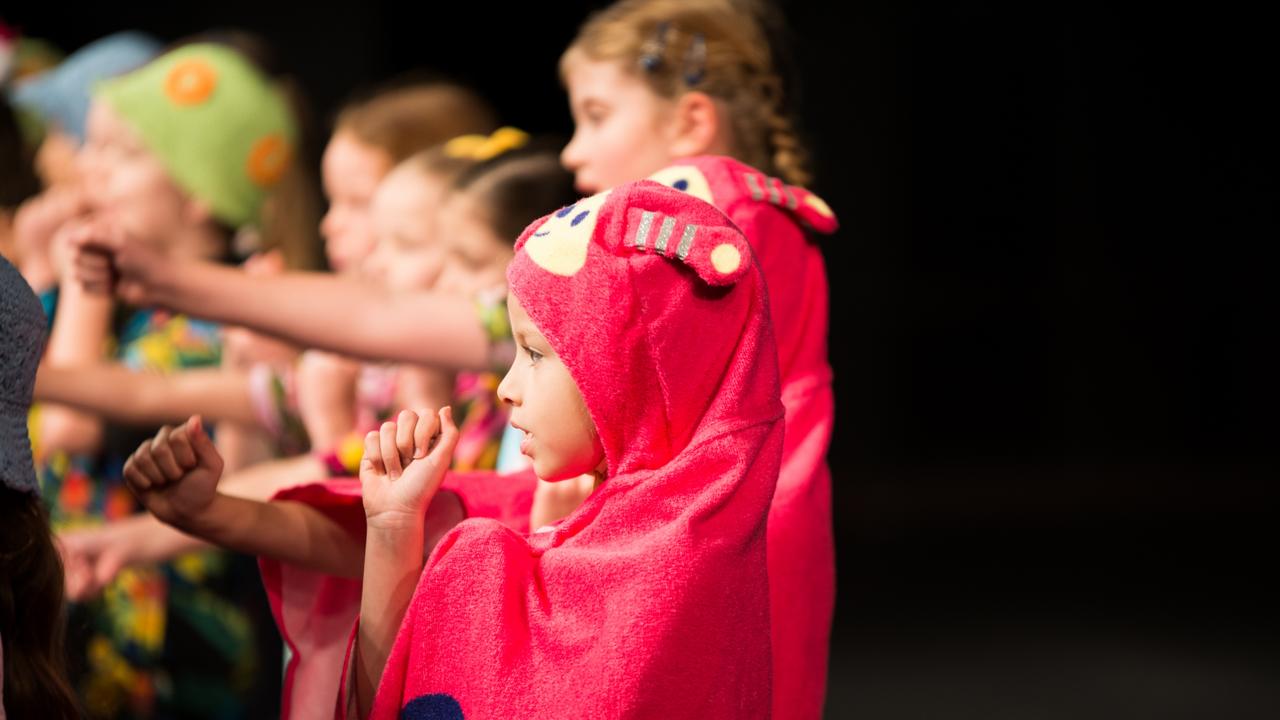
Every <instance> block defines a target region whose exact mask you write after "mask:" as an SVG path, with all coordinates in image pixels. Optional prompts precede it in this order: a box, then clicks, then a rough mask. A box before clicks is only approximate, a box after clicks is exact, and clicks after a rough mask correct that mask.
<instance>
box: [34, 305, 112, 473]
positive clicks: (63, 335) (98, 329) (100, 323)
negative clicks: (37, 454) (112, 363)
mask: <svg viewBox="0 0 1280 720" xmlns="http://www.w3.org/2000/svg"><path fill="white" fill-rule="evenodd" d="M112 308H113V304H112V301H111V299H110V298H105V297H99V296H95V295H90V294H88V293H87V292H86V291H85V290H84V288H82V287H80V285H79V284H78V283H75V282H73V281H64V282H63V283H62V285H61V288H60V290H59V294H58V309H57V312H56V314H55V316H54V322H53V330H52V332H50V334H49V344H48V346H47V347H46V349H45V356H44V359H45V362H46V363H48V364H50V365H52V366H65V367H75V366H83V365H90V364H95V363H100V362H102V356H103V353H104V351H105V349H106V344H107V335H108V329H109V325H110V322H111V311H112ZM39 417H40V429H39V433H38V435H39V438H40V445H41V447H40V448H39V450H40V451H41V452H42V453H43V452H47V451H50V450H65V451H67V452H92V451H94V450H96V449H97V447H98V446H99V444H100V443H101V440H102V422H101V420H100V419H98V418H97V417H95V416H94V415H92V414H90V413H84V412H79V411H77V410H74V409H72V408H68V407H60V406H57V405H47V406H44V407H43V408H42V409H41V411H40V416H39Z"/></svg>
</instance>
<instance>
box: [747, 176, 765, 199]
mask: <svg viewBox="0 0 1280 720" xmlns="http://www.w3.org/2000/svg"><path fill="white" fill-rule="evenodd" d="M746 177H747V185H748V186H749V187H748V189H749V190H751V199H752V200H763V199H764V190H762V189H761V188H760V178H758V177H756V176H755V175H753V174H751V173H747V176H746Z"/></svg>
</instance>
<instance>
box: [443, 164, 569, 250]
mask: <svg viewBox="0 0 1280 720" xmlns="http://www.w3.org/2000/svg"><path fill="white" fill-rule="evenodd" d="M558 147H559V145H558V144H556V143H555V142H553V141H552V140H550V139H539V140H534V141H532V142H530V143H529V144H527V145H525V146H524V147H522V148H520V149H519V150H512V151H509V152H506V153H503V154H501V155H499V156H497V157H495V158H493V159H491V160H485V161H483V162H478V163H476V164H475V165H473V166H472V167H470V168H467V169H466V170H464V171H463V172H462V173H461V174H460V175H459V176H458V178H457V179H456V180H455V181H454V183H453V189H454V190H456V191H461V192H465V193H467V194H469V195H471V196H472V197H473V198H475V200H476V205H477V206H478V207H479V208H481V211H482V212H483V213H484V217H485V221H486V222H487V223H488V225H489V227H490V229H492V230H493V231H494V232H495V233H497V235H498V236H499V237H501V238H504V239H506V240H507V241H508V242H511V243H514V242H515V241H516V238H517V237H519V236H520V233H521V232H523V231H524V229H525V228H526V227H528V225H529V223H531V222H533V221H534V220H537V219H538V218H540V217H542V216H543V215H547V214H548V213H551V212H554V211H556V210H558V209H559V208H562V207H564V206H565V205H569V204H571V203H573V202H575V201H577V199H578V197H579V195H578V193H577V191H576V190H574V188H573V175H572V174H571V173H570V172H569V171H567V170H565V169H564V166H563V165H561V164H560V155H559V152H558V151H557V150H556V148H558Z"/></svg>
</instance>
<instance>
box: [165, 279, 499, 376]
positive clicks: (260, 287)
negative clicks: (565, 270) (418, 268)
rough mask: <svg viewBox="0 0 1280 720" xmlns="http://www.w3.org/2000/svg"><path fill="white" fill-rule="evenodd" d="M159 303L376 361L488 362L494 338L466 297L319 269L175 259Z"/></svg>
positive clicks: (474, 365) (470, 366)
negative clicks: (397, 291) (392, 290)
mask: <svg viewBox="0 0 1280 720" xmlns="http://www.w3.org/2000/svg"><path fill="white" fill-rule="evenodd" d="M154 282H155V287H153V288H152V291H153V295H154V297H155V299H156V300H157V302H158V303H159V304H160V305H163V306H165V307H168V308H171V309H173V310H177V311H179V312H185V313H189V314H192V315H198V316H200V317H204V318H208V319H211V320H216V321H220V322H225V323H230V324H234V325H242V326H244V327H248V328H251V329H253V330H258V331H260V332H264V333H268V334H270V335H274V336H276V337H279V338H283V339H285V340H288V341H290V342H294V343H297V344H299V345H306V346H309V347H315V348H321V349H325V350H330V351H332V352H339V353H343V354H345V355H350V356H352V357H359V358H364V359H372V360H394V361H401V362H417V363H423V364H430V365H437V366H443V367H447V368H453V369H460V370H480V369H485V368H486V367H487V365H488V363H489V340H488V336H487V333H486V332H485V329H484V327H483V326H482V325H481V322H480V319H479V317H478V316H477V315H476V313H475V311H474V309H473V308H472V305H471V302H470V301H468V300H467V299H465V298H458V297H453V296H449V295H441V294H433V293H429V292H418V293H412V294H406V295H400V296H396V295H390V294H388V293H387V292H385V291H384V290H382V289H381V288H379V287H377V286H374V285H371V284H366V283H360V282H357V281H354V280H351V279H347V278H340V277H335V276H332V275H325V274H321V273H298V272H295V273H285V274H283V275H279V276H272V277H258V276H250V275H247V274H245V273H243V272H240V271H238V270H235V269H232V268H226V267H221V266H218V265H214V264H212V263H203V262H184V263H181V264H180V265H179V264H177V263H175V264H174V266H173V267H172V268H170V271H169V272H165V273H162V274H160V276H158V277H157V278H155V280H154Z"/></svg>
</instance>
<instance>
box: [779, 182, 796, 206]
mask: <svg viewBox="0 0 1280 720" xmlns="http://www.w3.org/2000/svg"><path fill="white" fill-rule="evenodd" d="M782 194H783V195H786V196H787V208H788V209H791V210H795V209H796V208H798V207H800V203H799V202H798V201H797V200H796V194H795V193H793V192H791V188H789V187H787V186H786V185H783V186H782Z"/></svg>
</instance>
